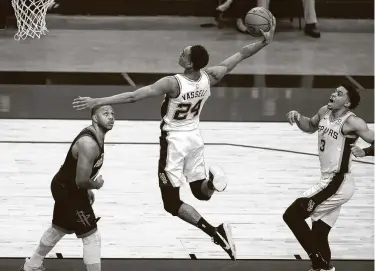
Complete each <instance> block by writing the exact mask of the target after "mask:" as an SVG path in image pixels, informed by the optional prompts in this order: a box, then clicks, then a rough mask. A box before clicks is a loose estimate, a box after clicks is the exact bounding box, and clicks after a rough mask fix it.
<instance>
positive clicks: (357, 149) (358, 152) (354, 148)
mask: <svg viewBox="0 0 375 271" xmlns="http://www.w3.org/2000/svg"><path fill="white" fill-rule="evenodd" d="M350 147H352V148H351V151H352V153H353V155H354V156H355V157H364V156H365V155H366V153H365V151H364V150H362V149H361V148H360V147H358V146H356V145H354V144H350Z"/></svg>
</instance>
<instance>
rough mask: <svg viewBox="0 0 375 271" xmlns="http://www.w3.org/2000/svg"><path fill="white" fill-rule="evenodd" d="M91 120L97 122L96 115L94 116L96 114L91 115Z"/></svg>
mask: <svg viewBox="0 0 375 271" xmlns="http://www.w3.org/2000/svg"><path fill="white" fill-rule="evenodd" d="M92 120H93V121H94V122H98V117H97V116H96V114H94V115H93V116H92Z"/></svg>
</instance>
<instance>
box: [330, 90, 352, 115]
mask: <svg viewBox="0 0 375 271" xmlns="http://www.w3.org/2000/svg"><path fill="white" fill-rule="evenodd" d="M349 105H350V100H349V97H348V91H347V90H346V89H345V88H344V87H338V88H337V89H336V91H335V92H333V93H332V94H331V96H330V98H329V101H328V109H330V110H338V109H341V108H344V107H348V106H349Z"/></svg>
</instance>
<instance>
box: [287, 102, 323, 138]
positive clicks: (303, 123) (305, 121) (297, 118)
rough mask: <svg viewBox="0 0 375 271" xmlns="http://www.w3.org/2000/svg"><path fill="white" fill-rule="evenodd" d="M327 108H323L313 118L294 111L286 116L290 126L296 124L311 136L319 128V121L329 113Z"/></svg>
mask: <svg viewBox="0 0 375 271" xmlns="http://www.w3.org/2000/svg"><path fill="white" fill-rule="evenodd" d="M327 110H328V109H327V106H326V105H325V106H323V107H321V108H320V109H319V110H318V112H317V113H316V114H315V115H314V116H313V117H311V118H308V117H305V116H303V115H301V114H300V113H299V112H297V111H295V110H292V111H290V112H288V113H287V114H286V116H287V119H288V121H289V123H290V124H292V125H293V123H296V124H297V126H298V128H299V129H300V130H301V131H303V132H305V133H309V134H313V133H315V132H316V131H317V130H318V128H319V121H320V119H321V117H322V116H324V114H325V113H326V112H327Z"/></svg>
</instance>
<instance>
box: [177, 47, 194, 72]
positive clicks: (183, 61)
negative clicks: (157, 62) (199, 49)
mask: <svg viewBox="0 0 375 271" xmlns="http://www.w3.org/2000/svg"><path fill="white" fill-rule="evenodd" d="M190 48H191V46H188V47H186V48H185V49H184V50H183V51H182V53H181V55H180V58H179V60H178V64H179V65H180V66H181V67H182V68H184V69H188V68H191V66H192V64H191V62H190Z"/></svg>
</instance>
